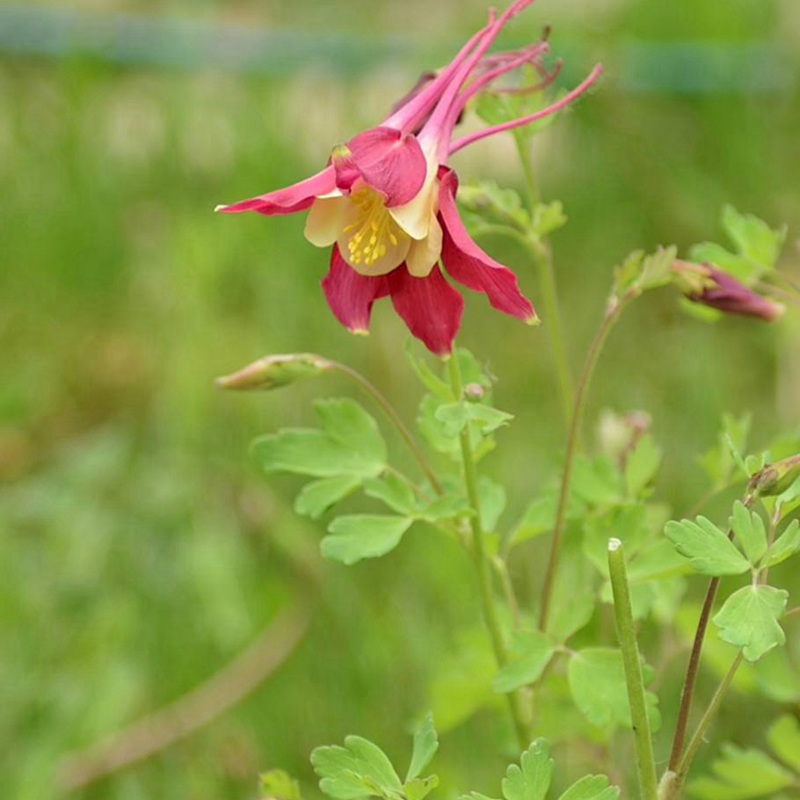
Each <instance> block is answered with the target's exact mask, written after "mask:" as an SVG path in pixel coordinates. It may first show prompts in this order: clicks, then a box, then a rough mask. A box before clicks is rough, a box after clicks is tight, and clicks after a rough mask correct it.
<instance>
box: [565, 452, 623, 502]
mask: <svg viewBox="0 0 800 800" xmlns="http://www.w3.org/2000/svg"><path fill="white" fill-rule="evenodd" d="M572 491H573V492H574V494H575V495H576V496H577V497H578V498H579V499H580V500H583V501H584V502H585V503H588V504H589V505H592V506H600V507H604V506H611V505H616V504H617V503H618V502H620V500H621V499H622V493H623V490H622V476H621V475H620V473H619V470H618V469H617V468H616V467H615V466H614V464H613V462H612V461H611V459H609V458H606V457H605V456H599V457H597V458H595V459H593V460H592V459H589V458H587V457H586V456H578V457H577V458H576V459H575V465H574V467H573V471H572Z"/></svg>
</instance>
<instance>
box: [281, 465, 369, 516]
mask: <svg viewBox="0 0 800 800" xmlns="http://www.w3.org/2000/svg"><path fill="white" fill-rule="evenodd" d="M360 485H361V480H360V479H359V478H354V477H352V476H350V475H336V476H334V477H333V478H323V479H321V480H318V481H312V482H311V483H307V484H306V485H305V486H304V487H303V488H302V489H301V490H300V492H299V493H298V495H297V497H296V498H295V500H294V510H295V511H296V512H297V513H298V514H302V515H303V516H306V517H311V519H318V518H319V517H321V516H322V515H323V514H324V513H325V512H326V511H327V510H328V509H329V508H331V507H332V506H334V505H336V503H338V502H339V501H340V500H342V499H343V498H345V497H347V495H349V494H352V493H353V492H354V491H356V489H358V487H359V486H360Z"/></svg>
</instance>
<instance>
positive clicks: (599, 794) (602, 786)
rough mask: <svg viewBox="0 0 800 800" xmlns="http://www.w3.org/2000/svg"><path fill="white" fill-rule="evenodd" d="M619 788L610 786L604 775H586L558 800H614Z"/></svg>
mask: <svg viewBox="0 0 800 800" xmlns="http://www.w3.org/2000/svg"><path fill="white" fill-rule="evenodd" d="M618 797H619V788H618V787H617V786H610V785H609V780H608V778H607V777H606V776H605V775H586V776H585V777H584V778H581V779H580V780H579V781H576V782H575V783H573V784H572V786H570V787H569V789H567V790H566V791H565V792H564V794H562V795H561V796H560V797H559V798H558V800H616V799H617V798H618Z"/></svg>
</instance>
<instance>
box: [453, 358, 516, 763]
mask: <svg viewBox="0 0 800 800" xmlns="http://www.w3.org/2000/svg"><path fill="white" fill-rule="evenodd" d="M448 367H449V370H450V384H451V386H452V389H453V395H454V397H455V399H456V400H457V401H458V400H460V399H461V398H462V397H463V393H464V387H463V384H462V380H461V368H460V365H459V363H458V355H457V354H456V353H454V354H453V355H452V356H451V357H450V360H449V361H448ZM460 439H461V459H462V462H463V467H464V485H465V487H466V491H467V498H468V500H469V504H470V506H471V508H472V512H473V513H472V516H471V517H470V520H469V522H470V528H471V532H472V557H473V560H474V562H475V571H476V573H477V578H478V591H479V594H480V599H481V608H482V611H483V619H484V621H485V623H486V627H487V628H488V629H489V636H490V638H491V641H492V650H493V651H494V657H495V661H496V662H497V665H498V667H503V666H505V665H506V664H507V663H508V650H507V648H506V643H505V639H504V638H503V631H502V628H501V625H500V619H499V616H498V612H497V605H496V601H495V595H494V592H493V591H492V580H491V572H490V568H489V561H488V557H487V553H486V547H485V543H484V531H483V523H482V518H481V501H480V495H479V493H478V475H477V470H476V467H475V456H474V453H473V451H472V443H471V441H470V438H469V428H468V427H465V428H464V429H463V430H462V431H461V434H460ZM506 697H508V704H509V709H510V711H511V718H512V720H513V723H514V730H515V732H516V734H517V740H518V743H519V746H520V748H521V749H522V750H524V749H526V748H527V747H528V745H529V744H530V734H529V731H528V724H527V722H526V719H525V713H524V710H523V707H522V698H521V697H520V695H519V693H518V692H510V693H509V694H507V695H506Z"/></svg>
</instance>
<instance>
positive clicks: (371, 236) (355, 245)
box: [342, 187, 410, 272]
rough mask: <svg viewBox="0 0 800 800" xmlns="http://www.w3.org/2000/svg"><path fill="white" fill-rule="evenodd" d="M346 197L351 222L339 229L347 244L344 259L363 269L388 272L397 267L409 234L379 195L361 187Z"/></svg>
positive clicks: (406, 245)
mask: <svg viewBox="0 0 800 800" xmlns="http://www.w3.org/2000/svg"><path fill="white" fill-rule="evenodd" d="M349 199H350V203H351V207H350V213H349V215H348V216H349V219H350V220H351V221H350V222H349V223H348V224H347V225H345V226H344V228H343V230H342V233H343V234H344V237H343V238H344V239H345V241H346V247H347V252H346V253H343V255H344V256H345V259H346V260H347V261H348V263H350V264H351V265H352V266H353V267H357V268H358V267H360V268H361V269H363V270H364V271H365V272H372V271H374V270H375V269H376V268H378V269H380V270H381V271H382V272H383V271H389V270H390V269H394V267H397V266H399V265H400V264H401V263H402V262H403V259H404V258H405V256H406V253H407V252H408V246H409V244H410V237H409V235H408V234H407V233H406V232H405V231H404V230H403V229H402V228H401V227H400V226H399V225H398V224H397V222H395V220H394V219H393V218H392V215H391V214H390V213H389V212H388V211H387V210H386V205H385V203H384V199H383V197H381V195H380V194H378V193H377V192H376V191H374V190H373V189H370V188H369V187H364V188H362V189H359V190H358V191H356V192H353V194H351V195H350V198H349ZM387 268H388V269H387Z"/></svg>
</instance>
